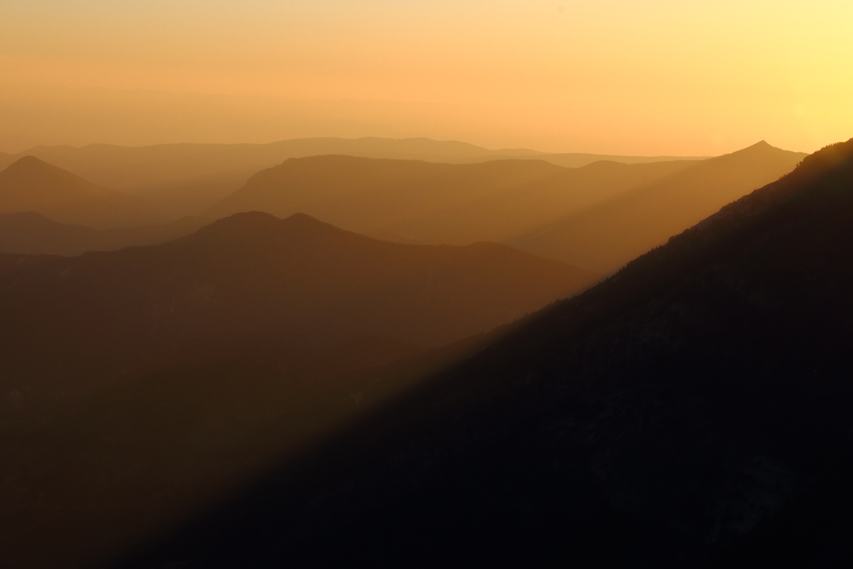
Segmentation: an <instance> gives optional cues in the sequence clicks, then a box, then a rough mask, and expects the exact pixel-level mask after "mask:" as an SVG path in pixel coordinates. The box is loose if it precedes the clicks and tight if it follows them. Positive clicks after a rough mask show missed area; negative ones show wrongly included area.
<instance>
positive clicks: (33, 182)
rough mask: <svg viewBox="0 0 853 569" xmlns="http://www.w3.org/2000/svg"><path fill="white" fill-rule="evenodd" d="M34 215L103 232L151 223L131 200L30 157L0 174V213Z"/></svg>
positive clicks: (151, 216)
mask: <svg viewBox="0 0 853 569" xmlns="http://www.w3.org/2000/svg"><path fill="white" fill-rule="evenodd" d="M29 211H32V212H36V213H39V214H41V215H44V216H45V217H47V218H49V219H51V220H53V221H57V222H59V223H76V224H80V225H86V226H89V227H96V228H104V227H115V226H128V225H137V224H142V223H151V222H152V220H153V219H155V216H154V213H153V212H152V211H151V210H150V209H149V208H148V207H147V206H146V205H145V204H143V203H142V202H140V201H138V200H137V199H136V198H134V197H132V196H128V195H125V194H122V193H120V192H117V191H115V190H109V189H107V188H102V187H100V186H96V185H94V184H92V183H90V182H87V181H86V180H84V179H83V178H80V177H78V176H75V175H74V174H71V173H70V172H67V171H65V170H62V169H61V168H57V167H56V166H51V165H50V164H47V163H45V162H42V161H41V160H39V159H38V158H34V157H31V156H28V157H24V158H21V159H20V160H17V161H16V162H15V163H14V164H12V165H11V166H9V167H8V168H6V169H5V170H3V171H2V172H0V213H16V212H29Z"/></svg>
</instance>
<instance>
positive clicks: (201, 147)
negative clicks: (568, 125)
mask: <svg viewBox="0 0 853 569" xmlns="http://www.w3.org/2000/svg"><path fill="white" fill-rule="evenodd" d="M329 154H337V155H347V156H361V157H365V158H394V159H402V160H425V161H429V162H449V163H459V162H478V161H488V160H494V159H498V158H528V159H529V158H536V159H542V160H546V161H550V160H552V159H553V161H554V163H555V164H557V165H560V166H572V167H578V166H583V165H586V164H589V163H592V162H596V161H598V160H612V161H616V162H626V163H632V162H635V161H668V160H674V159H678V158H675V157H631V156H599V155H595V154H548V153H544V152H536V151H533V150H526V149H518V150H489V149H486V148H482V147H479V146H475V145H473V144H467V143H464V142H456V141H436V140H430V139H427V138H407V139H390V138H359V139H343V138H306V139H295V140H283V141H279V142H273V143H269V144H161V145H155V146H142V147H125V146H114V145H109V144H93V145H89V146H84V147H80V148H77V147H72V146H37V147H35V148H31V149H29V150H27V151H25V152H21V153H19V154H17V155H16V156H17V157H23V156H36V157H38V158H40V159H42V160H44V161H46V162H49V163H51V164H56V165H57V166H59V167H61V168H65V169H67V170H70V171H71V172H74V173H75V174H77V175H79V176H82V177H84V178H86V179H87V180H92V181H93V182H95V183H97V184H100V185H103V186H106V187H110V188H118V189H122V190H126V191H130V192H133V193H144V192H148V191H151V190H154V189H168V188H173V187H176V186H185V185H199V184H202V183H221V182H226V183H229V184H233V189H237V188H239V187H240V185H242V184H243V183H244V182H245V181H246V180H247V179H248V178H249V176H251V175H252V174H255V173H256V172H258V171H260V170H263V169H265V168H270V167H272V166H275V165H277V164H280V163H281V162H283V161H284V160H287V159H289V158H303V157H308V156H321V155H329Z"/></svg>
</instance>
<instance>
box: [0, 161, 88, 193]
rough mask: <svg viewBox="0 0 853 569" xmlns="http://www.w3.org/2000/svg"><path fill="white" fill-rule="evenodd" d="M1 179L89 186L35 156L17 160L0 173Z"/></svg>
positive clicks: (73, 175) (85, 182) (69, 173)
mask: <svg viewBox="0 0 853 569" xmlns="http://www.w3.org/2000/svg"><path fill="white" fill-rule="evenodd" d="M0 175H2V177H3V178H6V179H7V180H15V181H17V182H37V183H45V182H50V183H61V184H75V185H78V184H85V185H87V186H90V185H92V184H90V183H89V182H87V181H86V180H83V178H80V177H79V176H76V175H75V174H72V173H71V172H69V171H67V170H63V169H62V168H59V167H57V166H54V165H53V164H48V163H47V162H45V161H44V160H41V159H40V158H36V157H35V156H24V157H22V158H19V159H18V160H16V161H15V162H13V163H12V164H11V165H9V167H8V168H6V169H5V170H3V172H0Z"/></svg>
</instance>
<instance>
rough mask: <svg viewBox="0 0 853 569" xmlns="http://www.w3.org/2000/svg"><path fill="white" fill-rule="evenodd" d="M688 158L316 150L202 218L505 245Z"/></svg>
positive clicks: (258, 178) (258, 179)
mask: <svg viewBox="0 0 853 569" xmlns="http://www.w3.org/2000/svg"><path fill="white" fill-rule="evenodd" d="M691 164H695V162H690V161H681V162H661V163H655V164H642V165H624V164H616V163H612V162H599V163H596V164H592V165H590V166H586V167H584V168H579V169H564V168H558V167H556V166H553V165H551V164H547V163H545V162H542V161H534V160H499V161H494V162H487V163H482V164H466V165H451V164H430V163H426V162H422V161H403V160H376V159H368V158H354V157H346V156H319V157H312V158H303V159H293V160H288V161H286V162H285V163H283V164H282V165H280V166H276V167H275V168H271V169H269V170H264V171H262V172H260V173H258V174H256V175H255V176H253V177H252V178H251V179H250V180H249V181H248V182H247V184H246V185H245V186H244V187H243V188H241V189H240V190H238V191H237V192H235V193H234V194H232V195H231V196H228V197H227V198H225V199H224V200H222V201H221V202H220V203H218V204H217V205H215V206H214V207H212V208H210V209H209V210H207V211H206V212H205V215H206V216H210V217H222V216H226V215H230V214H232V213H236V212H240V211H254V210H257V211H266V212H268V213H272V214H273V215H277V216H279V217H285V216H287V215H292V214H293V213H295V212H299V211H302V212H307V213H309V214H311V215H315V216H318V217H321V218H323V219H328V220H330V222H332V223H334V224H335V225H339V226H341V227H344V228H347V229H350V230H352V231H358V232H360V233H365V234H377V235H397V236H399V238H400V239H401V240H409V241H414V242H420V243H450V244H457V245H463V244H468V243H472V242H475V241H482V240H488V241H504V240H508V239H510V238H512V237H515V236H517V235H518V234H520V233H523V232H524V231H529V230H530V229H532V228H534V227H537V226H539V225H541V224H543V223H546V222H548V221H551V220H554V219H557V218H559V217H560V216H562V215H565V214H567V213H569V212H572V211H576V210H578V209H582V208H584V207H588V206H590V205H592V204H595V203H597V202H599V201H601V200H604V199H607V198H608V197H612V196H615V195H619V194H620V193H624V192H626V191H629V190H631V189H633V188H637V187H640V186H642V185H644V184H648V183H650V182H653V181H654V180H660V179H663V178H665V177H666V176H669V175H671V174H673V173H676V172H679V171H681V170H683V169H685V168H687V167H689V166H690V165H691Z"/></svg>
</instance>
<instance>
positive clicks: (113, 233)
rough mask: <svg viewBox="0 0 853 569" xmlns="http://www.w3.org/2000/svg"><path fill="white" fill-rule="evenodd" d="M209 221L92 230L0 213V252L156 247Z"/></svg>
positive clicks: (28, 215) (34, 216) (52, 252)
mask: <svg viewBox="0 0 853 569" xmlns="http://www.w3.org/2000/svg"><path fill="white" fill-rule="evenodd" d="M210 221H211V220H209V219H206V218H202V217H187V218H184V219H181V220H180V221H176V222H174V223H170V224H165V225H150V226H144V227H126V228H125V227H119V228H112V229H92V228H89V227H84V226H82V225H70V224H65V223H57V222H55V221H51V220H49V219H47V218H46V217H44V216H42V215H39V214H37V213H32V212H26V213H6V214H0V253H20V254H25V255H40V254H47V255H66V256H73V255H80V254H82V253H85V252H86V251H114V250H116V249H122V248H124V247H130V246H138V245H156V244H158V243H165V242H166V241H171V240H173V239H177V238H179V237H184V236H186V235H189V234H191V233H194V232H196V231H197V230H199V229H201V228H202V227H204V226H205V225H207V224H209V223H210Z"/></svg>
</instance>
